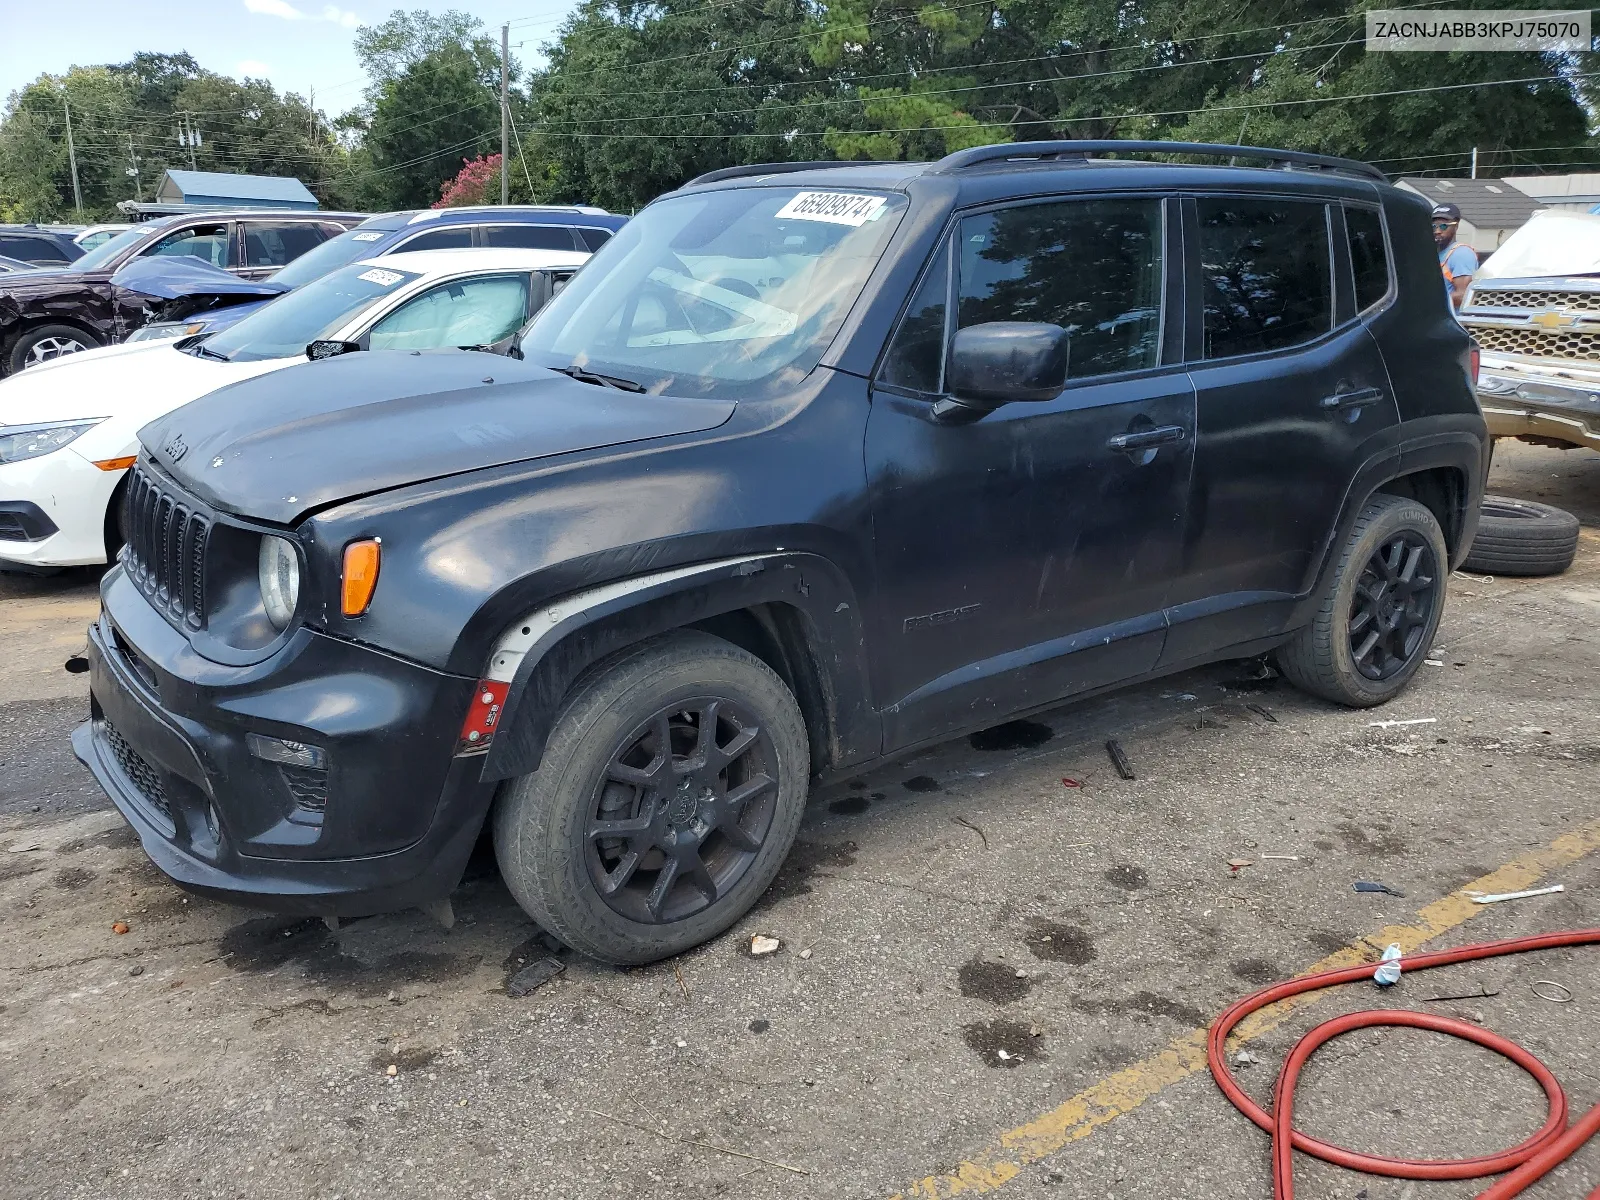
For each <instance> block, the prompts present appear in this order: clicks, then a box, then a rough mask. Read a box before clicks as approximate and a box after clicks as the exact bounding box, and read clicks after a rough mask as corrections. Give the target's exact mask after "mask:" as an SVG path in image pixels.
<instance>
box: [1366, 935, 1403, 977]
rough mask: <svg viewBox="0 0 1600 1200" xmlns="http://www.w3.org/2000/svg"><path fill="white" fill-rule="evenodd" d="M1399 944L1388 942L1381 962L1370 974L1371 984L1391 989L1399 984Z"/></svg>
mask: <svg viewBox="0 0 1600 1200" xmlns="http://www.w3.org/2000/svg"><path fill="white" fill-rule="evenodd" d="M1400 953H1401V951H1400V943H1399V942H1390V943H1389V948H1388V949H1387V950H1385V951H1384V952H1383V960H1382V961H1381V962H1379V963H1378V969H1377V970H1376V971H1374V972H1373V973H1372V982H1373V983H1375V984H1377V985H1378V986H1379V987H1381V988H1386V987H1393V986H1394V985H1395V984H1397V983H1399V982H1400Z"/></svg>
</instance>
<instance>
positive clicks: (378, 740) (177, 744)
mask: <svg viewBox="0 0 1600 1200" xmlns="http://www.w3.org/2000/svg"><path fill="white" fill-rule="evenodd" d="M102 601H103V608H102V612H101V615H100V619H99V620H98V621H96V622H95V624H94V625H93V626H91V627H90V630H89V651H88V657H89V663H90V677H89V681H90V712H91V717H90V720H89V721H88V722H87V723H85V724H84V725H82V726H80V727H79V728H78V729H77V730H76V731H75V732H74V733H73V736H72V745H73V750H74V752H75V753H76V754H77V756H78V758H79V759H80V760H81V761H82V762H83V763H84V765H85V766H87V767H88V768H89V770H90V771H92V772H93V773H94V776H95V779H96V780H97V781H98V782H99V784H100V786H101V787H102V788H104V789H105V791H106V794H107V795H109V796H110V797H111V799H112V801H113V802H114V803H115V804H116V806H117V807H118V809H120V810H121V812H122V814H123V816H124V817H125V818H127V820H128V823H129V824H130V825H132V826H133V828H134V830H135V831H136V832H137V833H138V834H139V838H140V840H141V842H142V843H143V844H144V849H145V852H146V853H147V854H148V855H149V856H150V858H151V860H152V861H153V862H154V863H155V864H156V866H158V867H160V868H161V870H162V871H164V872H165V873H166V874H167V875H169V876H170V877H171V878H172V879H173V880H174V882H176V883H178V884H179V885H180V886H182V887H185V888H187V889H189V890H191V891H195V892H199V893H202V894H204V895H209V896H214V897H217V898H219V899H223V900H228V901H232V902H235V903H240V904H247V905H253V906H256V907H260V908H267V909H273V910H277V911H281V912H290V913H305V914H313V915H323V916H342V917H353V916H362V915H367V914H370V913H377V912H388V911H393V910H395V909H400V908H407V907H412V906H415V905H424V904H428V903H430V902H432V901H434V900H437V899H440V898H441V897H444V896H447V895H449V893H450V892H451V890H452V889H453V888H454V887H455V885H456V883H457V882H458V881H459V880H460V877H461V872H462V869H463V868H464V867H465V865H466V861H467V858H468V856H469V855H470V854H471V851H472V847H473V843H474V842H475V841H476V840H477V837H478V833H479V831H480V829H481V827H482V824H483V819H484V815H485V813H486V812H487V810H488V806H489V801H490V799H491V797H492V795H493V790H494V785H493V784H484V783H482V782H481V781H480V779H479V776H480V775H481V773H482V764H483V760H482V759H481V758H468V759H458V758H455V757H454V756H453V755H454V747H455V739H456V735H457V733H458V731H459V729H460V725H461V720H462V716H463V714H465V713H466V711H467V706H468V704H469V703H470V701H471V697H472V691H473V688H474V686H475V683H476V681H475V680H470V679H465V678H461V677H457V676H453V675H445V674H442V673H440V672H436V671H431V670H429V669H427V668H425V667H421V666H418V665H416V664H415V663H410V662H406V661H404V660H402V659H398V658H395V657H393V656H391V655H387V654H384V653H382V652H381V651H377V650H373V649H369V648H367V647H362V646H358V645H355V644H353V643H350V642H346V641H341V640H339V639H336V638H331V637H327V636H325V635H323V634H319V633H315V632H313V631H310V630H301V631H300V632H299V633H298V634H297V635H296V636H295V637H294V638H293V639H291V641H290V643H289V645H288V646H286V647H285V648H284V649H283V650H282V651H281V652H280V653H279V654H277V655H275V656H274V657H273V658H272V659H269V660H268V661H267V662H265V663H261V664H257V665H256V666H252V667H224V666H220V665H218V664H216V663H213V662H211V661H209V660H207V659H204V658H202V657H201V656H200V655H198V654H196V653H195V652H194V651H193V650H192V649H191V648H190V647H189V644H188V641H187V639H185V638H184V637H183V635H182V634H180V633H179V632H178V631H177V630H175V629H173V628H172V626H170V625H168V624H167V622H166V621H165V620H163V619H162V618H161V616H160V615H159V614H158V613H156V611H155V610H154V609H153V608H151V607H150V605H149V604H148V602H147V601H146V600H145V598H144V596H143V595H142V594H141V593H140V592H139V591H138V589H137V588H136V587H134V585H133V584H131V583H130V582H129V581H128V580H127V578H126V577H125V576H124V574H123V572H122V570H121V568H120V567H119V568H115V569H113V570H112V571H111V572H109V573H108V574H107V576H106V580H105V582H104V584H103V585H102ZM250 733H255V734H259V735H262V736H265V737H269V738H281V739H286V740H289V741H294V742H301V743H306V744H310V745H316V746H321V747H323V748H324V749H325V750H326V752H327V760H328V767H327V770H326V772H325V773H318V772H313V771H309V770H306V769H304V768H291V767H286V766H282V765H280V764H278V763H275V762H269V761H265V760H263V759H261V758H257V757H255V756H254V755H253V754H252V753H251V752H250V749H249V746H248V744H247V742H246V735H247V734H250ZM319 774H320V775H321V778H320V779H319V778H317V777H316V776H318V775H319Z"/></svg>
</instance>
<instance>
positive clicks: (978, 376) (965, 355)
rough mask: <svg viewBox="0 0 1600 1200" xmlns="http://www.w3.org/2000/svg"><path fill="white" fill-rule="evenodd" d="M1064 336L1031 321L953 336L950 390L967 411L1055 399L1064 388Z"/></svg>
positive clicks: (998, 323) (985, 326)
mask: <svg viewBox="0 0 1600 1200" xmlns="http://www.w3.org/2000/svg"><path fill="white" fill-rule="evenodd" d="M1070 340H1071V339H1070V337H1069V335H1068V333H1067V331H1066V330H1065V329H1063V328H1061V326H1059V325H1047V324H1043V323H1041V322H1034V321H988V322H986V323H984V324H982V325H969V326H967V327H966V328H965V329H960V330H957V331H956V338H955V344H954V345H953V346H952V347H951V350H950V382H949V390H950V393H951V395H952V396H954V397H955V399H956V400H957V401H958V402H960V403H962V404H965V405H967V406H968V407H971V408H982V409H992V408H999V407H1000V405H1002V404H1010V403H1013V402H1015V401H1035V402H1038V401H1045V400H1054V399H1055V398H1056V397H1057V396H1059V395H1060V394H1061V389H1062V388H1064V387H1066V386H1067V343H1068V342H1069V341H1070Z"/></svg>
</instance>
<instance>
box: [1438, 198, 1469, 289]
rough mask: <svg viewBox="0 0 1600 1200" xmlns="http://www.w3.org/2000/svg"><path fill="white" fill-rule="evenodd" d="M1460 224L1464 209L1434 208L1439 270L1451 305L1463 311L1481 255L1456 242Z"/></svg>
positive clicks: (1452, 205) (1440, 206)
mask: <svg viewBox="0 0 1600 1200" xmlns="http://www.w3.org/2000/svg"><path fill="white" fill-rule="evenodd" d="M1460 225H1461V210H1460V209H1459V208H1457V207H1456V206H1455V205H1454V204H1435V205H1434V206H1433V244H1434V245H1435V246H1437V247H1438V248H1439V269H1440V270H1441V271H1443V272H1444V290H1445V294H1446V295H1447V296H1449V297H1450V306H1451V307H1452V308H1460V307H1461V302H1462V301H1463V300H1465V299H1466V297H1467V285H1468V284H1470V283H1471V282H1472V277H1473V276H1474V275H1476V274H1477V273H1478V252H1477V251H1476V250H1474V249H1473V248H1472V247H1471V246H1468V245H1466V244H1465V243H1463V242H1458V241H1456V230H1457V229H1458V228H1459V227H1460Z"/></svg>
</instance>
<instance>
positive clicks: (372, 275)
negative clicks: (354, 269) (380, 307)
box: [356, 267, 405, 287]
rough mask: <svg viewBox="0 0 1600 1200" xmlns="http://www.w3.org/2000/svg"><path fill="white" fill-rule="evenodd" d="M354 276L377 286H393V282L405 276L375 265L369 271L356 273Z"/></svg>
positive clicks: (397, 281) (395, 282)
mask: <svg viewBox="0 0 1600 1200" xmlns="http://www.w3.org/2000/svg"><path fill="white" fill-rule="evenodd" d="M356 278H357V279H365V280H366V281H367V282H368V283H375V284H377V285H378V286H379V287H393V286H394V285H395V284H397V283H399V282H400V281H401V280H402V279H404V278H405V276H404V275H398V274H396V273H395V272H393V271H382V270H379V269H378V268H377V267H373V268H372V270H370V271H363V272H361V274H359V275H357V276H356Z"/></svg>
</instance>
